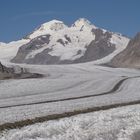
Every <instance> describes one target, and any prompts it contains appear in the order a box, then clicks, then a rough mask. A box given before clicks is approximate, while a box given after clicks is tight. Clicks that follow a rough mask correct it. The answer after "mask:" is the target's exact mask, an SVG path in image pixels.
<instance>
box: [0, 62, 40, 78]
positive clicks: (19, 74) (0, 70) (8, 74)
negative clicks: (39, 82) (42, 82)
mask: <svg viewBox="0 0 140 140" xmlns="http://www.w3.org/2000/svg"><path fill="white" fill-rule="evenodd" d="M40 77H43V75H41V74H37V73H30V72H28V71H27V70H26V69H24V68H19V67H18V71H17V70H16V69H15V68H14V67H13V68H10V67H6V66H4V65H3V64H2V63H1V62H0V80H5V79H26V78H40Z"/></svg>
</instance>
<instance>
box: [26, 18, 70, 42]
mask: <svg viewBox="0 0 140 140" xmlns="http://www.w3.org/2000/svg"><path fill="white" fill-rule="evenodd" d="M67 27H68V26H67V25H65V24H64V23H63V22H62V21H59V20H51V21H49V22H46V23H43V24H42V25H41V26H40V27H39V28H37V29H36V30H35V31H34V32H33V33H32V34H30V35H28V38H30V39H33V38H35V37H38V36H41V35H45V34H51V33H54V32H57V31H59V30H62V29H65V28H67Z"/></svg>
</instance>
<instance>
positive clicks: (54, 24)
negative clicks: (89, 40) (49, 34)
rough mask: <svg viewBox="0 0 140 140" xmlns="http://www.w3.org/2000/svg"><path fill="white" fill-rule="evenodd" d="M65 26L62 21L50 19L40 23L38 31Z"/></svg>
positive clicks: (58, 28) (55, 29) (54, 29)
mask: <svg viewBox="0 0 140 140" xmlns="http://www.w3.org/2000/svg"><path fill="white" fill-rule="evenodd" d="M65 27H67V26H66V25H65V24H64V23H63V22H62V21H59V20H52V21H49V22H46V23H44V24H42V25H41V27H40V28H39V29H38V30H40V31H43V30H53V31H58V30H61V29H64V28H65Z"/></svg>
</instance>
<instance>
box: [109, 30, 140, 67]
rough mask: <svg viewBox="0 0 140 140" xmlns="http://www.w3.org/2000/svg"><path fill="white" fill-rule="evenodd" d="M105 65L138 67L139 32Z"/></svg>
mask: <svg viewBox="0 0 140 140" xmlns="http://www.w3.org/2000/svg"><path fill="white" fill-rule="evenodd" d="M107 65H109V66H112V67H128V68H140V33H138V34H137V35H136V36H135V37H134V38H133V39H131V40H130V42H129V44H128V45H127V47H126V49H125V50H123V51H122V52H121V53H119V54H118V55H116V56H115V57H114V58H113V59H112V60H111V62H110V63H108V64H107Z"/></svg>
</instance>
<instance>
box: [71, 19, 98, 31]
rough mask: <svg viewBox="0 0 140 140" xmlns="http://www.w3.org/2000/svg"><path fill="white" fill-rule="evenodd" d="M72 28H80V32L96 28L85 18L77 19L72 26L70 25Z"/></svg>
mask: <svg viewBox="0 0 140 140" xmlns="http://www.w3.org/2000/svg"><path fill="white" fill-rule="evenodd" d="M72 27H77V28H80V29H81V30H82V28H84V27H86V29H87V28H90V29H91V28H96V27H95V26H94V25H93V24H91V22H90V21H89V20H87V19H85V18H79V19H78V20H76V21H75V22H74V24H73V25H72Z"/></svg>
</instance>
